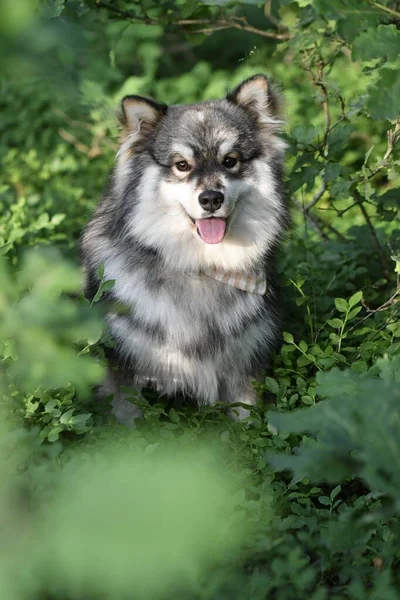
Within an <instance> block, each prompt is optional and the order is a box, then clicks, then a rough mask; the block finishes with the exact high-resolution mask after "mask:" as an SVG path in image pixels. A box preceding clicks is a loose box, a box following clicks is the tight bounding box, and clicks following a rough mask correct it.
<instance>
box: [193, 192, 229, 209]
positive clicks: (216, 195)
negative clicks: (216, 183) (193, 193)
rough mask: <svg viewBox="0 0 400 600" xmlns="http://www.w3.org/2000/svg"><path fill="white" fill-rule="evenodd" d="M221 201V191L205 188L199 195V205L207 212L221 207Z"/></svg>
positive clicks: (222, 197) (222, 198)
mask: <svg viewBox="0 0 400 600" xmlns="http://www.w3.org/2000/svg"><path fill="white" fill-rule="evenodd" d="M223 201H224V195H223V193H222V192H217V191H216V190H205V191H204V192H201V194H200V195H199V203H200V206H202V208H204V210H206V211H208V212H215V211H216V210H218V209H219V208H221V206H222V203H223Z"/></svg>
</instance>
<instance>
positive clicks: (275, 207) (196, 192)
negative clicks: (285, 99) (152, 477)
mask: <svg viewBox="0 0 400 600" xmlns="http://www.w3.org/2000/svg"><path fill="white" fill-rule="evenodd" d="M121 109H122V110H121V122H122V125H123V136H122V141H121V147H120V150H119V152H118V155H117V162H116V166H115V169H114V171H113V173H112V175H111V178H110V182H109V186H108V189H107V191H106V193H105V195H104V198H103V200H102V201H101V203H100V205H99V206H98V208H97V210H96V212H95V214H94V216H93V218H92V219H91V221H90V222H89V224H88V226H87V228H86V230H85V232H84V235H83V238H82V257H83V264H84V267H85V271H86V275H87V286H86V291H87V294H88V296H89V297H90V296H93V294H94V293H95V292H96V290H97V288H98V286H99V280H98V267H99V265H100V264H101V263H102V264H103V265H104V277H105V278H106V279H114V280H115V285H114V287H113V288H112V289H111V290H110V291H109V292H108V294H107V296H108V300H113V301H116V302H118V303H123V305H124V306H125V307H126V310H125V311H123V312H122V313H121V312H118V311H113V310H112V309H110V311H109V312H108V315H107V322H108V325H109V328H110V331H111V334H112V336H113V338H114V340H115V351H114V357H113V360H112V361H111V365H110V370H109V375H108V378H107V381H106V382H105V384H104V386H103V393H104V394H113V400H112V406H113V413H114V414H115V415H116V417H117V419H118V420H120V421H122V422H125V423H127V424H129V423H130V424H133V422H134V419H135V418H136V417H138V416H139V415H140V411H139V409H138V407H136V406H135V405H134V404H132V403H131V402H130V401H128V400H126V397H125V394H124V392H123V391H122V390H121V386H122V387H123V386H127V385H130V386H132V385H133V386H135V387H137V388H139V389H140V387H143V386H146V385H148V384H149V383H152V384H154V385H155V386H156V387H157V389H158V390H159V392H160V393H161V394H167V395H172V394H175V393H176V392H180V393H183V394H184V395H189V396H192V397H195V398H196V399H197V400H198V402H199V403H207V404H213V403H215V402H218V401H219V402H225V403H226V404H227V405H229V404H231V403H236V402H240V403H243V404H245V405H254V404H255V402H256V396H255V392H254V390H253V388H252V386H251V379H252V378H253V377H254V376H255V374H256V373H257V370H258V369H259V368H260V367H265V366H266V364H267V360H268V355H269V354H270V352H271V350H272V349H273V347H274V346H275V344H276V342H277V339H278V338H279V335H280V321H281V319H280V304H281V303H280V300H279V298H278V296H277V289H276V283H275V279H276V277H275V264H274V263H275V255H276V250H277V248H278V246H279V244H280V241H281V238H282V234H283V232H284V231H285V229H286V227H287V225H288V222H289V218H288V209H287V204H286V202H285V198H284V192H283V183H282V163H283V154H284V147H285V144H284V142H283V141H282V140H281V139H280V138H279V137H278V132H279V127H280V125H281V120H280V119H279V116H278V97H277V94H276V92H275V91H274V90H273V89H272V88H271V85H270V83H269V81H268V79H267V78H266V77H264V76H263V75H255V76H253V77H251V78H250V79H247V80H246V81H244V82H243V83H241V84H240V85H239V86H238V87H237V88H236V89H235V90H234V91H232V92H231V93H229V94H228V95H227V97H226V98H223V99H221V100H216V101H208V102H201V103H198V104H192V105H175V106H166V105H165V104H160V103H158V102H155V101H153V100H150V99H147V98H144V97H140V96H127V97H125V98H124V99H123V100H122V107H121ZM231 412H232V411H231ZM246 414H248V411H246V410H245V409H243V407H241V408H240V409H239V416H244V415H246Z"/></svg>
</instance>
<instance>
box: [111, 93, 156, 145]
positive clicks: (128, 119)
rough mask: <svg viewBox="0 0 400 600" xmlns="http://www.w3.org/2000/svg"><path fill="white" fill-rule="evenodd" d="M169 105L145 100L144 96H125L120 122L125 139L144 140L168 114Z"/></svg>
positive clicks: (148, 99)
mask: <svg viewBox="0 0 400 600" xmlns="http://www.w3.org/2000/svg"><path fill="white" fill-rule="evenodd" d="M167 108H168V107H167V105H166V104H160V103H158V102H155V101H154V100H151V99H150V98H144V97H143V96H125V98H123V100H122V102H121V111H120V113H119V120H120V123H121V125H122V127H123V138H124V139H126V138H127V137H128V136H132V137H133V136H135V137H136V138H137V139H139V138H143V137H145V136H146V134H147V133H150V132H151V131H152V130H153V128H154V127H155V125H156V124H157V123H158V122H159V121H160V120H161V119H162V117H163V116H164V115H166V113H167Z"/></svg>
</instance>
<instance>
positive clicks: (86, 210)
mask: <svg viewBox="0 0 400 600" xmlns="http://www.w3.org/2000/svg"><path fill="white" fill-rule="evenodd" d="M1 17H2V18H1V19H0V31H1V38H0V44H1V50H3V52H1V53H0V57H1V58H0V68H1V73H2V77H1V79H0V88H1V100H0V106H1V112H2V120H1V122H0V132H1V137H0V157H1V163H2V180H1V183H0V195H1V206H2V209H3V210H2V211H1V214H0V251H1V254H2V255H3V256H2V257H1V258H2V262H1V264H0V308H1V311H0V355H1V360H2V371H1V380H0V390H1V394H2V403H1V406H0V409H1V411H2V415H1V416H2V419H1V423H2V431H1V437H0V460H1V465H2V473H3V477H2V485H1V487H0V505H1V508H2V510H1V514H2V517H1V525H2V532H3V539H4V544H3V550H2V551H1V553H0V594H2V595H1V597H2V598H7V600H39V598H40V599H42V598H45V599H46V600H71V599H74V600H75V599H76V600H83V598H85V600H86V599H89V598H90V600H91V599H92V598H93V600H97V599H101V598H107V599H109V600H123V599H124V598H131V597H135V598H185V600H186V599H188V598H193V599H199V600H200V599H207V600H217V599H218V600H220V599H225V598H226V599H228V598H229V600H231V599H237V600H242V599H243V600H244V599H246V600H247V599H248V598H252V599H253V598H254V599H255V600H261V599H264V598H279V599H280V600H301V599H303V598H311V599H313V600H323V599H325V598H333V599H335V600H342V599H343V600H344V599H364V598H371V600H372V599H378V598H379V599H385V600H391V599H393V600H395V599H398V598H400V581H399V575H398V567H399V559H400V547H399V539H400V535H399V534H400V531H399V499H398V489H399V477H400V464H399V455H400V447H399V446H400V439H399V433H398V431H399V419H400V409H399V400H400V399H399V389H400V386H399V383H400V381H399V373H400V363H399V356H400V322H399V319H398V313H399V308H398V307H399V305H398V293H399V277H400V247H399V236H398V216H399V191H398V188H399V181H400V154H399V143H398V140H399V134H400V124H399V102H398V98H399V97H400V89H399V87H400V79H399V72H400V71H399V52H400V33H399V24H400V3H399V2H398V1H396V0H381V1H379V2H378V1H375V0H349V1H347V0H346V1H345V0H329V1H328V0H272V1H268V2H259V1H253V0H243V1H242V2H238V1H237V0H178V1H176V2H172V1H169V0H166V1H165V2H156V1H155V0H138V1H137V2H133V1H131V0H114V1H112V2H111V1H110V0H108V1H107V0H40V2H36V1H35V2H34V1H33V0H32V1H31V0H21V1H20V2H8V3H5V4H4V5H3V14H2V15H1ZM3 57H4V58H3ZM259 71H261V72H267V73H269V74H270V75H271V76H272V77H273V79H275V80H276V81H277V83H278V84H279V85H280V86H281V87H282V89H283V90H284V95H285V105H286V108H285V114H286V119H287V122H288V125H287V128H286V130H285V136H286V139H287V141H288V143H289V149H288V156H287V188H288V196H289V198H290V201H291V204H292V208H293V215H294V228H293V232H292V234H291V236H290V239H289V240H288V242H287V244H286V246H285V249H284V252H283V253H282V256H281V258H280V263H279V268H280V273H281V279H282V283H283V285H284V286H285V291H286V294H285V296H286V323H285V330H286V331H285V333H284V334H283V340H282V346H281V348H280V350H279V352H278V353H277V354H276V356H275V357H274V361H273V365H272V368H271V369H270V370H268V371H266V372H265V373H264V377H263V380H262V381H261V382H257V383H255V386H256V387H257V389H258V391H259V393H260V397H261V396H263V397H264V400H265V403H264V404H262V405H260V407H259V408H257V409H256V410H254V411H253V413H252V416H251V422H249V423H235V422H232V421H230V420H229V419H227V418H226V416H225V415H224V412H223V408H222V407H218V406H217V407H214V408H210V407H209V408H207V409H204V410H201V411H200V410H197V409H196V408H194V407H192V406H180V405H179V404H177V403H176V402H174V401H168V402H166V401H163V402H161V401H159V399H157V398H152V397H151V396H147V397H146V399H145V400H142V401H141V403H142V408H143V412H144V416H143V419H142V420H141V421H139V424H138V428H137V429H136V430H134V431H126V430H125V429H124V428H122V427H120V426H118V425H116V424H115V423H114V422H113V420H112V418H111V417H110V415H109V411H108V407H107V404H106V403H99V402H97V401H96V393H95V389H94V388H95V386H96V384H97V383H99V382H100V381H101V379H102V376H103V373H104V367H103V363H104V359H103V348H104V345H107V344H109V343H110V340H108V339H107V337H106V336H105V335H103V336H102V337H101V329H100V327H101V326H100V323H101V313H100V310H99V309H98V306H97V300H99V299H100V297H101V295H102V293H103V292H104V291H105V290H106V289H107V288H108V287H109V286H112V285H113V282H112V281H111V282H110V281H103V277H102V274H101V273H100V274H99V275H100V279H101V280H102V284H101V286H100V288H99V290H98V293H97V294H96V298H95V300H96V301H95V302H93V303H92V305H91V306H89V303H88V302H87V301H86V300H85V299H84V298H83V297H82V295H81V294H80V293H79V290H80V287H81V277H80V274H79V269H78V267H77V262H78V261H77V242H78V238H79V235H80V232H81V230H82V228H83V226H84V224H85V222H86V221H87V219H88V217H89V215H90V213H91V211H92V210H93V207H94V206H95V204H96V202H97V201H98V198H99V197H100V194H101V191H102V188H103V187H104V184H105V182H106V177H107V174H108V172H109V170H110V167H111V166H112V164H113V160H114V155H115V152H116V150H117V147H118V143H117V136H118V131H117V129H116V124H115V118H114V111H115V108H116V106H117V104H118V101H119V100H120V99H121V97H122V96H123V95H124V94H126V93H136V94H147V95H150V96H154V97H156V98H158V99H160V100H163V101H165V102H167V103H176V102H177V103H180V102H193V101H200V100H207V99H210V98H215V97H218V96H221V95H223V94H224V93H226V92H227V91H228V90H229V89H230V88H231V87H232V86H234V85H235V84H236V83H237V82H239V81H240V80H241V79H243V78H245V77H247V76H249V75H251V74H253V73H255V72H259ZM132 394H134V391H132ZM21 573H22V575H21Z"/></svg>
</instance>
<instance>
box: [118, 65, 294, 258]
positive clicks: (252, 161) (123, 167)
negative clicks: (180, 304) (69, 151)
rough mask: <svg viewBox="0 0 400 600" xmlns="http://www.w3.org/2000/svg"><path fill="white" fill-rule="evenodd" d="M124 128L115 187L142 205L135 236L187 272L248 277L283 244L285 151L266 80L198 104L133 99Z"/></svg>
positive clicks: (126, 106)
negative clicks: (215, 270) (221, 271)
mask: <svg viewBox="0 0 400 600" xmlns="http://www.w3.org/2000/svg"><path fill="white" fill-rule="evenodd" d="M121 121H122V124H123V126H124V133H123V141H122V145H121V149H120V151H119V153H118V165H117V169H116V173H115V187H116V190H117V192H118V193H119V196H120V198H121V199H123V202H124V204H125V203H128V204H129V203H130V202H131V203H132V212H131V214H130V216H129V218H128V221H127V224H128V231H129V234H130V235H133V236H134V237H135V238H136V239H139V240H140V242H141V243H142V244H144V245H147V246H151V247H153V248H156V249H157V250H158V251H159V252H161V253H162V255H163V256H164V258H165V259H166V260H168V261H170V262H173V263H174V264H175V265H177V266H179V267H185V268H186V267H188V268H201V266H205V265H207V266H218V267H221V268H226V269H237V268H244V267H245V266H249V265H251V264H254V263H255V262H256V261H257V260H260V258H261V257H262V255H265V253H266V252H267V251H268V249H269V248H270V247H271V246H273V245H274V243H275V242H276V240H277V238H278V237H279V236H280V234H281V232H282V230H283V229H284V227H285V220H286V207H285V204H284V201H283V199H282V182H281V170H282V169H281V165H282V158H283V150H284V143H283V142H282V140H280V139H279V137H278V136H277V133H278V129H279V126H280V124H281V121H280V119H279V116H278V98H277V95H276V93H275V92H274V91H273V89H272V88H271V86H270V84H269V81H268V80H267V79H266V78H265V77H264V76H262V75H256V76H254V77H251V78H250V79H248V80H246V81H244V82H243V83H241V84H240V85H239V86H238V87H237V88H236V89H235V90H234V91H233V92H231V93H230V94H228V96H227V97H226V98H224V99H222V100H218V101H211V102H203V103H199V104H193V105H176V106H169V107H167V106H166V105H163V104H159V103H156V102H154V101H153V100H149V99H146V98H142V97H139V96H128V97H126V98H124V100H123V101H122V114H121ZM138 177H140V179H138ZM132 181H136V182H137V183H136V184H135V187H133V186H132ZM133 196H135V197H133Z"/></svg>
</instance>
